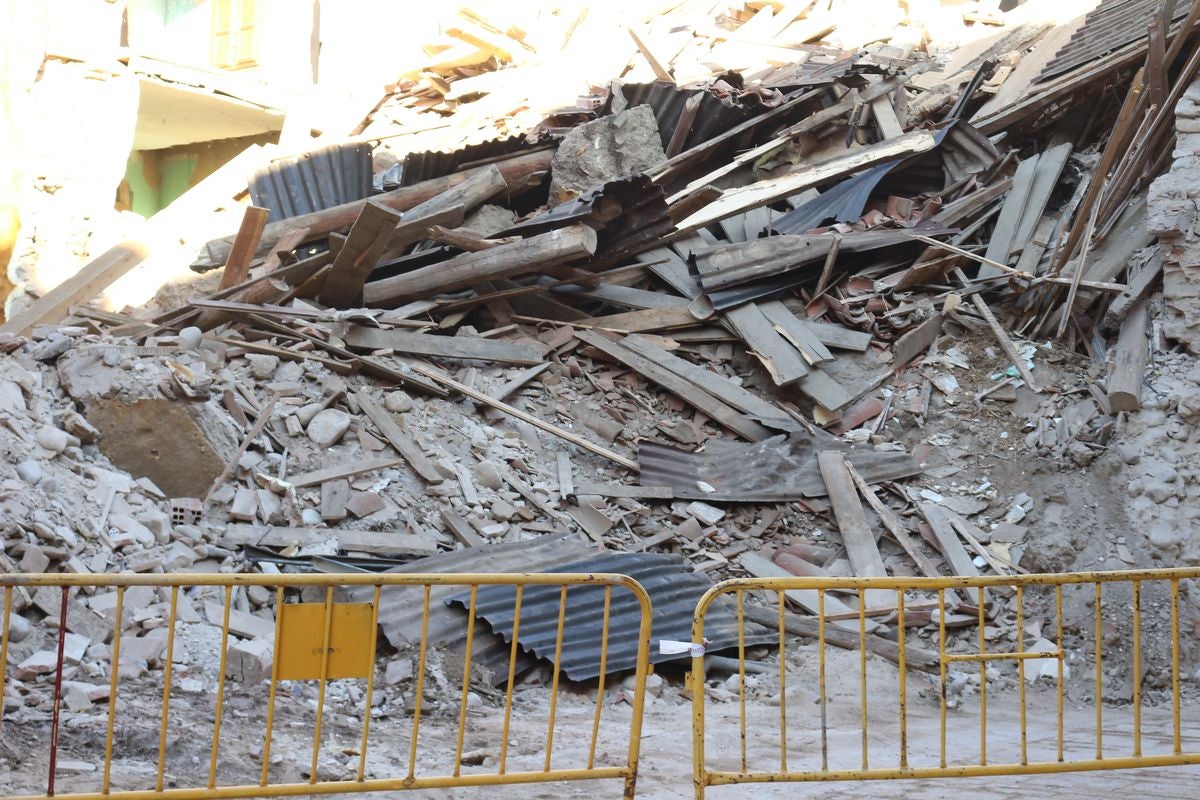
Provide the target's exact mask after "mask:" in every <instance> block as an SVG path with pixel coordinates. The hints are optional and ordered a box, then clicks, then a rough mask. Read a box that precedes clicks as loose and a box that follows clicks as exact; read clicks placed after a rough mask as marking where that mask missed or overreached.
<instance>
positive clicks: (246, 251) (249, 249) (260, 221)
mask: <svg viewBox="0 0 1200 800" xmlns="http://www.w3.org/2000/svg"><path fill="white" fill-rule="evenodd" d="M269 216H271V210H270V209H268V208H259V207H258V206H246V210H245V211H244V212H242V224H241V227H239V228H238V232H237V235H236V236H234V239H233V247H232V248H231V249H230V251H229V258H228V259H227V260H226V261H225V268H224V270H222V272H221V283H220V284H219V285H218V286H217V290H218V291H224V290H225V289H228V288H230V287H231V286H236V285H238V284H239V283H242V282H243V281H245V280H246V279H247V278H248V277H250V262H251V261H253V260H254V254H255V253H256V252H258V242H259V240H260V239H261V238H262V232H263V228H264V227H265V226H266V224H267V217H269Z"/></svg>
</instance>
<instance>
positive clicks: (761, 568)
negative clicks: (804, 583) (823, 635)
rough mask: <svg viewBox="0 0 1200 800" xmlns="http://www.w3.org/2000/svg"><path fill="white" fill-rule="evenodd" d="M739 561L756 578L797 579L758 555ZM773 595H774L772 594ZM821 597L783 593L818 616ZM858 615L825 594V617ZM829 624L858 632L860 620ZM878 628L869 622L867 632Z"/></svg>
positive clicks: (815, 593)
mask: <svg viewBox="0 0 1200 800" xmlns="http://www.w3.org/2000/svg"><path fill="white" fill-rule="evenodd" d="M737 561H738V564H740V565H741V566H742V568H743V569H745V570H746V572H748V573H750V575H752V576H753V577H755V578H785V579H786V578H794V577H795V576H794V575H793V574H792V573H790V572H788V571H787V570H786V569H784V568H783V567H781V566H779V565H778V564H776V563H774V562H773V561H768V560H767V559H765V558H763V557H762V556H761V555H759V554H758V553H742V554H741V555H740V556H738V559H737ZM771 594H773V593H771ZM819 595H820V592H818V591H817V590H816V589H786V590H784V592H783V596H784V597H786V598H787V599H788V600H790V601H791V602H793V603H795V604H796V605H798V606H800V607H801V608H803V609H804V610H805V611H807V612H808V613H810V614H818V615H819V614H820V613H821V601H820V597H819ZM857 613H858V609H855V608H851V607H850V606H848V605H846V603H844V602H842V600H841V598H839V597H838V596H837V595H834V594H831V593H830V592H825V615H826V616H829V615H830V614H857ZM829 624H830V625H834V626H836V627H839V628H844V629H846V630H851V629H853V630H856V631H857V630H858V620H857V619H855V620H854V621H850V620H844V621H840V622H831V623H829ZM878 627H879V623H877V622H875V621H873V620H871V619H868V620H867V631H868V632H870V631H872V630H874V629H875V628H878Z"/></svg>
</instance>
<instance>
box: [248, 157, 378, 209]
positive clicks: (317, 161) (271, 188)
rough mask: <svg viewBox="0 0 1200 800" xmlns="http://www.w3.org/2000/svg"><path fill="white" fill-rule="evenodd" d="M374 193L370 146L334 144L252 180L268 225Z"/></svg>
mask: <svg viewBox="0 0 1200 800" xmlns="http://www.w3.org/2000/svg"><path fill="white" fill-rule="evenodd" d="M370 194H371V146H370V145H369V144H332V145H328V146H326V147H320V148H317V149H314V150H309V151H308V152H306V153H302V154H300V155H297V156H288V157H287V158H280V159H276V160H274V161H272V162H271V163H270V164H268V165H267V166H265V167H263V168H262V169H260V170H258V172H256V173H254V176H253V177H252V178H251V179H250V197H251V198H253V200H254V205H256V206H262V207H263V208H269V209H271V216H270V217H268V221H269V222H276V221H278V220H281V219H285V218H287V217H294V216H297V215H299V214H309V213H311V212H313V211H321V210H323V209H326V208H332V207H333V206H337V205H341V204H342V203H349V202H352V201H354V200H361V199H362V198H364V197H368V196H369V195H370Z"/></svg>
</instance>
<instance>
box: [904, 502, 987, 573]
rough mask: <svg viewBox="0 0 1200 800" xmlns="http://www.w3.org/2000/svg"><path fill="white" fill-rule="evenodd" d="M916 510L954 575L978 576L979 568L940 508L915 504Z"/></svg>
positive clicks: (925, 504) (932, 504)
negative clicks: (930, 530)
mask: <svg viewBox="0 0 1200 800" xmlns="http://www.w3.org/2000/svg"><path fill="white" fill-rule="evenodd" d="M917 508H918V509H919V510H920V512H921V516H923V517H925V521H926V522H928V523H929V527H930V528H931V529H932V530H933V536H934V538H935V539H936V540H937V543H938V548H939V549H940V550H941V551H942V557H943V558H945V559H946V564H947V565H949V567H950V569H951V570H953V572H954V574H955V575H970V576H975V575H978V574H979V568H978V567H976V566H975V562H974V560H972V558H971V555H970V554H969V553H968V552H967V548H965V547H963V543H962V542H961V541H959V539H958V534H957V533H955V532H954V527H953V526H952V525H951V524H950V520H949V518H947V517H946V514H945V513H944V512H943V511H942V508H941V506H938V505H937V504H936V503H917Z"/></svg>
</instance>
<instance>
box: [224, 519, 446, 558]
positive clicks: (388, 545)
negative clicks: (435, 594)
mask: <svg viewBox="0 0 1200 800" xmlns="http://www.w3.org/2000/svg"><path fill="white" fill-rule="evenodd" d="M330 539H336V540H337V542H338V546H339V547H340V548H341V549H342V550H345V551H354V552H359V553H371V554H373V555H381V556H431V555H433V554H435V553H436V552H437V545H436V544H434V543H433V542H432V541H430V540H429V539H428V538H426V537H424V536H418V535H415V534H411V533H404V532H401V531H352V530H344V529H342V528H287V527H268V526H265V525H239V524H232V525H227V526H226V527H225V532H224V533H223V534H222V535H221V539H220V541H221V544H222V545H224V546H226V547H243V546H245V545H256V546H258V547H288V546H290V545H292V544H297V545H300V546H301V547H305V546H308V545H314V544H320V543H321V542H326V541H329V540H330Z"/></svg>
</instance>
